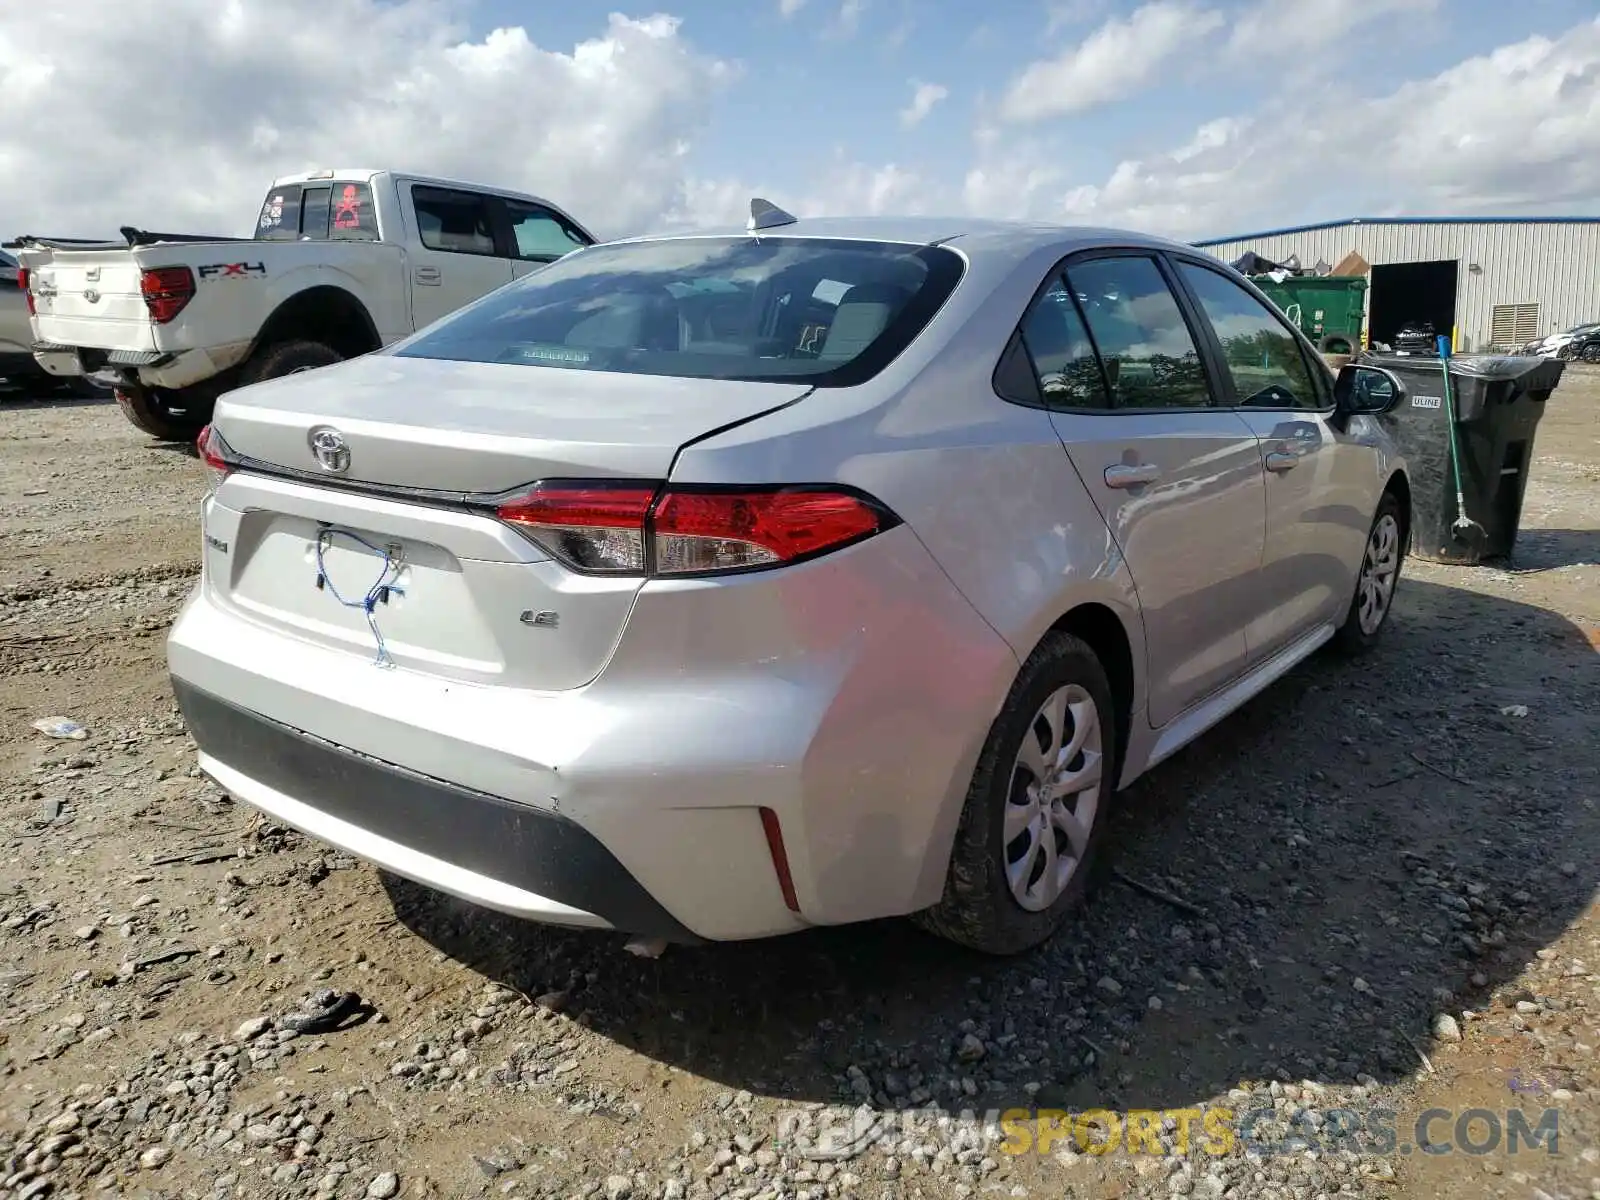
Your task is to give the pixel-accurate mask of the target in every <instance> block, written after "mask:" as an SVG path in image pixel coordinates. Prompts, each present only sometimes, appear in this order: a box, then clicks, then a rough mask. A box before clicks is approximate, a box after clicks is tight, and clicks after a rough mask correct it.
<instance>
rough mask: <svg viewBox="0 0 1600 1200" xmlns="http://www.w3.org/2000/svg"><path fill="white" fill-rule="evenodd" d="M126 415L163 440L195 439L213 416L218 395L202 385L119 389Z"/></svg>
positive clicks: (117, 392) (190, 440)
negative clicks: (215, 395)
mask: <svg viewBox="0 0 1600 1200" xmlns="http://www.w3.org/2000/svg"><path fill="white" fill-rule="evenodd" d="M116 397H117V404H118V405H120V406H121V408H122V415H123V416H125V417H127V418H128V420H130V421H132V422H133V424H134V425H135V426H137V427H138V428H140V429H142V430H144V432H145V433H148V434H149V435H150V436H151V437H153V438H159V439H160V440H161V441H163V442H192V441H194V439H195V438H197V437H198V436H199V435H200V431H201V430H202V429H204V428H205V425H206V422H207V421H209V420H211V410H212V408H213V407H215V405H216V398H215V397H214V396H211V395H209V394H207V393H205V392H202V391H201V390H200V389H199V388H197V387H196V388H184V389H183V390H182V391H176V392H171V391H167V390H166V389H165V388H147V387H128V388H118V389H116Z"/></svg>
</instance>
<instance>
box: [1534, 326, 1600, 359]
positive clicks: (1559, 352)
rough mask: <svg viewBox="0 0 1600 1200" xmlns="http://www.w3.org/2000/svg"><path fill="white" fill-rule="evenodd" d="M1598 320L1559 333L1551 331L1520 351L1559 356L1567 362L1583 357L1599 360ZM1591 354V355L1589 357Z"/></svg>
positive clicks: (1543, 355)
mask: <svg viewBox="0 0 1600 1200" xmlns="http://www.w3.org/2000/svg"><path fill="white" fill-rule="evenodd" d="M1597 345H1600V322H1591V323H1589V324H1585V325H1574V326H1573V327H1572V328H1571V329H1564V330H1562V331H1561V332H1560V333H1552V334H1550V335H1549V336H1548V337H1543V338H1540V339H1539V340H1538V341H1536V342H1529V343H1528V344H1527V345H1526V346H1524V347H1523V348H1522V350H1521V351H1520V353H1522V354H1528V355H1534V356H1536V357H1542V358H1559V359H1563V360H1566V361H1568V362H1570V361H1572V360H1573V359H1583V360H1585V361H1587V362H1600V349H1596V346H1597ZM1591 355H1592V357H1590V356H1591Z"/></svg>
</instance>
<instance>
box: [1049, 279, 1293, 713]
mask: <svg viewBox="0 0 1600 1200" xmlns="http://www.w3.org/2000/svg"><path fill="white" fill-rule="evenodd" d="M1022 338H1023V341H1024V343H1025V344H1026V347H1027V350H1028V353H1029V355H1030V357H1031V359H1032V362H1033V365H1034V369H1035V372H1036V374H1037V377H1038V381H1039V384H1040V389H1041V392H1042V396H1043V399H1044V401H1045V403H1046V405H1047V406H1048V407H1049V408H1050V410H1051V420H1052V421H1053V422H1054V424H1055V427H1056V431H1057V432H1058V433H1059V434H1060V436H1061V440H1062V442H1063V443H1064V444H1065V446H1066V449H1067V454H1068V456H1069V457H1070V459H1071V461H1072V465H1073V466H1074V467H1075V468H1076V469H1077V472H1078V475H1079V476H1080V477H1081V478H1082V480H1083V482H1084V484H1085V486H1086V487H1087V488H1088V490H1089V493H1090V495H1091V496H1092V497H1093V499H1094V502H1095V504H1096V506H1097V507H1098V508H1099V510H1100V513H1101V516H1102V517H1103V518H1104V519H1105V522H1106V524H1107V526H1108V527H1109V528H1110V530H1111V532H1112V535H1113V536H1114V537H1115V538H1116V540H1117V544H1118V545H1119V546H1120V547H1121V549H1122V553H1123V556H1124V558H1125V560H1126V562H1127V564H1128V569H1129V571H1130V573H1131V574H1132V575H1133V580H1134V584H1135V586H1136V587H1137V589H1138V592H1139V604H1140V607H1141V609H1142V610H1143V614H1144V625H1145V644H1146V649H1147V653H1148V655H1149V664H1148V666H1149V680H1150V687H1149V694H1150V700H1149V713H1150V721H1151V724H1152V725H1155V726H1161V725H1165V724H1166V723H1167V722H1169V721H1171V720H1172V719H1173V718H1174V717H1176V716H1178V715H1179V714H1180V713H1182V712H1183V711H1184V710H1185V709H1187V708H1189V707H1191V706H1192V705H1194V704H1196V703H1197V702H1199V701H1200V700H1202V699H1204V698H1205V697H1206V696H1207V695H1208V694H1210V693H1211V692H1214V691H1216V690H1217V689H1218V688H1220V687H1221V686H1223V685H1224V684H1226V683H1228V682H1229V681H1230V680H1232V679H1233V678H1234V677H1235V676H1237V675H1239V674H1241V673H1242V672H1243V671H1244V669H1245V665H1246V663H1247V662H1248V658H1249V654H1248V646H1247V643H1246V640H1245V629H1246V627H1247V626H1248V625H1249V623H1250V620H1251V615H1252V613H1253V612H1254V608H1253V605H1254V604H1255V599H1254V584H1255V578H1256V574H1257V571H1258V569H1259V567H1260V562H1261V551H1262V544H1263V540H1264V537H1265V517H1264V512H1263V508H1264V500H1263V495H1262V491H1263V482H1262V471H1261V457H1260V453H1259V451H1258V449H1257V446H1256V439H1255V436H1254V435H1253V434H1252V432H1251V430H1250V428H1249V427H1248V426H1247V425H1246V424H1245V422H1244V421H1243V420H1242V419H1241V418H1240V417H1239V416H1238V415H1237V414H1235V413H1232V412H1229V411H1228V410H1227V409H1225V408H1222V407H1220V406H1219V405H1218V404H1217V401H1216V395H1215V384H1214V380H1213V378H1212V376H1211V374H1210V372H1209V370H1208V366H1207V364H1206V362H1205V360H1204V358H1203V357H1202V355H1201V352H1200V340H1199V338H1198V337H1197V336H1196V334H1195V333H1194V331H1193V330H1192V328H1191V326H1190V322H1189V320H1188V319H1187V318H1186V316H1185V314H1184V312H1183V310H1182V308H1181V307H1180V305H1179V302H1178V299H1177V298H1176V296H1175V294H1174V291H1173V288H1172V285H1171V281H1170V279H1169V275H1168V272H1167V269H1166V268H1165V266H1164V265H1163V264H1162V262H1161V261H1160V260H1159V259H1158V258H1157V257H1156V256H1155V255H1153V254H1149V253H1143V252H1138V253H1135V252H1099V251H1097V252H1094V253H1093V254H1091V255H1086V256H1081V257H1075V258H1073V259H1069V260H1068V262H1067V265H1066V270H1065V272H1064V273H1063V275H1062V276H1061V277H1059V278H1057V279H1055V280H1053V281H1052V282H1051V283H1050V284H1049V285H1048V286H1047V287H1046V288H1045V290H1044V291H1043V293H1042V294H1041V296H1040V297H1039V299H1038V300H1037V301H1036V302H1035V304H1034V306H1033V308H1032V310H1031V311H1030V313H1029V315H1028V318H1027V320H1026V323H1025V325H1024V327H1023V330H1022Z"/></svg>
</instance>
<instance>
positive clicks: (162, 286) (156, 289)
mask: <svg viewBox="0 0 1600 1200" xmlns="http://www.w3.org/2000/svg"><path fill="white" fill-rule="evenodd" d="M139 291H140V292H142V293H143V294H144V304H145V307H146V308H148V309H149V310H150V319H151V320H152V321H154V322H155V323H156V324H157V325H165V324H166V323H167V322H168V321H170V320H172V318H173V317H175V316H177V315H178V314H179V313H181V312H182V311H183V308H184V305H186V304H188V303H189V301H190V300H191V299H193V298H194V272H193V271H191V270H189V268H188V267H147V268H145V270H143V271H141V272H140V273H139Z"/></svg>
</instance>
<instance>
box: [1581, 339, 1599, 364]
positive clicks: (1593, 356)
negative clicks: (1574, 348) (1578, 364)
mask: <svg viewBox="0 0 1600 1200" xmlns="http://www.w3.org/2000/svg"><path fill="white" fill-rule="evenodd" d="M1583 361H1584V362H1586V363H1600V342H1593V343H1591V344H1590V345H1587V346H1585V347H1584V348H1583Z"/></svg>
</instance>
